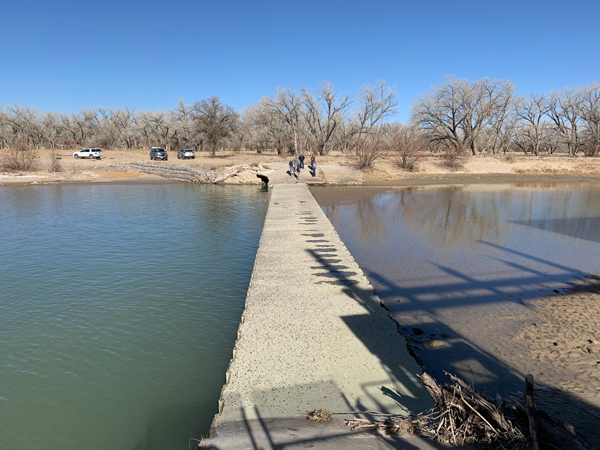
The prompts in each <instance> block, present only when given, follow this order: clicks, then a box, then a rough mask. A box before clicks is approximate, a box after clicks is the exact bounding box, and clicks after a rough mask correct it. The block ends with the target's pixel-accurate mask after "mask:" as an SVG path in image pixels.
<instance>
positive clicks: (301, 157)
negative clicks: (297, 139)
mask: <svg viewBox="0 0 600 450" xmlns="http://www.w3.org/2000/svg"><path fill="white" fill-rule="evenodd" d="M298 160H299V161H300V168H301V169H304V155H303V154H302V153H300V156H298Z"/></svg>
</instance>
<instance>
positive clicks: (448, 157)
mask: <svg viewBox="0 0 600 450" xmlns="http://www.w3.org/2000/svg"><path fill="white" fill-rule="evenodd" d="M464 154H465V152H464V150H463V148H462V147H456V146H448V147H446V148H444V150H443V151H442V159H443V160H444V166H445V167H447V168H448V169H450V170H453V171H454V170H460V169H462V168H463V161H464V159H463V158H464Z"/></svg>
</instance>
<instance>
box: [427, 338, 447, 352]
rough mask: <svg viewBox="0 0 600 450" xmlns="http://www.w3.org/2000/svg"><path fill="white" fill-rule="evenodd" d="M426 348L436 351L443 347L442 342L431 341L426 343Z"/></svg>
mask: <svg viewBox="0 0 600 450" xmlns="http://www.w3.org/2000/svg"><path fill="white" fill-rule="evenodd" d="M426 345H427V347H429V348H431V349H434V350H435V349H436V348H440V347H442V346H443V345H444V342H443V341H440V340H439V339H432V340H430V341H429V342H427V344H426Z"/></svg>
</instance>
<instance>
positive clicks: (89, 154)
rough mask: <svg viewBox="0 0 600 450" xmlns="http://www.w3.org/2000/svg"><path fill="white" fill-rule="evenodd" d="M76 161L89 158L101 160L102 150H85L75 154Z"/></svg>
mask: <svg viewBox="0 0 600 450" xmlns="http://www.w3.org/2000/svg"><path fill="white" fill-rule="evenodd" d="M73 156H74V157H75V159H79V158H87V159H100V158H102V150H100V149H99V148H84V149H82V150H80V151H78V152H75V153H73Z"/></svg>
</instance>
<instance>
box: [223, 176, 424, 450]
mask: <svg viewBox="0 0 600 450" xmlns="http://www.w3.org/2000/svg"><path fill="white" fill-rule="evenodd" d="M420 373H421V369H420V367H419V366H418V365H417V364H416V362H415V361H414V359H413V358H412V357H411V356H410V355H409V353H408V351H407V348H406V341H405V339H404V337H403V336H401V335H400V333H399V332H398V330H397V327H396V324H395V322H394V321H393V320H392V319H391V318H390V317H389V316H388V312H387V311H386V310H385V309H384V308H383V307H382V306H381V302H380V300H379V298H378V297H377V296H376V295H374V293H373V288H372V286H371V285H370V284H369V282H368V280H367V278H366V277H365V276H364V274H363V273H362V271H361V270H360V268H359V267H358V265H357V264H356V262H355V261H354V259H353V258H352V256H351V255H350V252H349V251H348V250H347V249H346V247H345V246H344V244H343V242H342V241H341V240H340V238H339V236H338V235H337V233H336V231H335V230H334V228H333V226H332V225H331V223H330V222H329V220H328V219H327V218H326V216H325V215H324V213H323V212H322V211H321V208H320V207H319V206H318V204H317V203H316V201H315V200H314V198H313V197H312V195H311V194H310V192H309V190H308V188H307V187H306V185H304V184H291V185H288V184H281V185H276V186H274V187H273V192H272V196H271V200H270V204H269V209H268V212H267V216H266V219H265V225H264V229H263V233H262V237H261V242H260V246H259V249H258V252H257V256H256V262H255V267H254V271H253V274H252V280H251V283H250V287H249V289H248V296H247V300H246V309H245V311H244V314H243V316H242V323H241V324H240V327H239V331H238V340H237V342H236V345H235V349H234V357H233V359H232V361H231V364H230V366H229V369H228V371H227V375H226V380H227V382H226V385H225V386H224V388H223V391H222V393H221V399H220V401H219V411H220V412H219V414H218V415H217V416H216V417H215V420H214V422H213V430H214V431H216V432H217V433H218V435H219V437H217V438H216V439H214V440H212V441H211V443H212V445H213V447H212V448H232V449H235V448H271V447H272V448H283V447H276V446H274V445H272V444H273V443H272V442H271V447H268V446H266V447H262V446H261V447H257V446H254V447H246V446H244V444H240V443H239V442H237V441H236V442H237V443H235V445H234V441H233V440H232V438H231V436H233V435H235V434H236V433H231V432H229V431H228V432H226V430H236V429H237V430H246V431H247V432H245V433H244V436H243V437H242V436H239V435H238V438H239V439H242V441H243V440H244V439H245V440H246V442H249V441H248V439H250V436H251V434H252V433H250V432H249V431H248V430H250V429H251V427H250V425H249V424H252V423H253V424H256V423H263V422H264V421H265V420H270V419H295V420H298V418H300V417H302V416H304V415H305V414H307V413H308V412H310V411H313V410H315V409H319V408H325V409H327V410H329V411H331V412H334V413H346V415H336V416H335V418H336V420H338V421H339V420H343V419H344V418H352V417H367V418H372V417H373V416H371V415H370V414H350V413H351V412H353V411H375V412H379V413H394V414H406V413H408V412H413V413H418V412H421V411H424V410H427V409H429V408H430V407H431V406H432V401H431V398H430V396H429V394H428V393H427V391H426V390H425V389H424V388H423V386H422V385H421V383H420V380H419V379H418V377H417V376H416V375H417V374H420ZM301 422H303V423H305V424H306V427H308V428H307V429H309V430H312V431H310V432H308V431H307V433H308V434H310V433H311V432H312V433H313V434H312V435H311V436H312V438H311V439H312V441H311V443H310V446H314V447H315V448H329V447H324V446H320V445H318V442H321V440H320V439H319V438H318V437H319V436H318V435H319V430H320V428H319V429H314V428H312V427H313V425H314V424H310V422H308V421H307V420H301ZM249 427H250V428H249ZM293 428H298V429H301V428H299V427H293ZM338 428H339V429H340V430H338V431H339V432H340V435H345V436H347V437H348V436H349V437H350V438H352V439H354V438H355V435H354V434H352V433H348V431H347V428H346V427H344V426H343V425H340V426H339V427H338ZM323 429H328V428H327V426H323ZM284 432H285V431H284ZM315 432H316V433H317V435H316V436H315V435H314V433H315ZM361 434H362V433H361ZM263 435H264V431H263ZM224 436H230V438H229V441H225V442H224V441H223V440H224V439H225V437H224ZM321 437H322V438H323V439H322V441H323V445H324V443H325V442H326V441H329V440H330V439H331V438H330V437H326V436H325V435H324V436H321ZM415 439H416V438H415ZM313 441H314V442H313ZM383 444H384V443H383V442H382V443H381V445H383ZM385 444H386V445H387V442H386V443H385ZM219 445H221V447H219ZM238 445H240V446H238ZM377 445H379V444H377ZM428 445H429V444H428ZM285 448H288V447H285ZM362 448H388V447H362ZM389 448H427V447H389Z"/></svg>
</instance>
